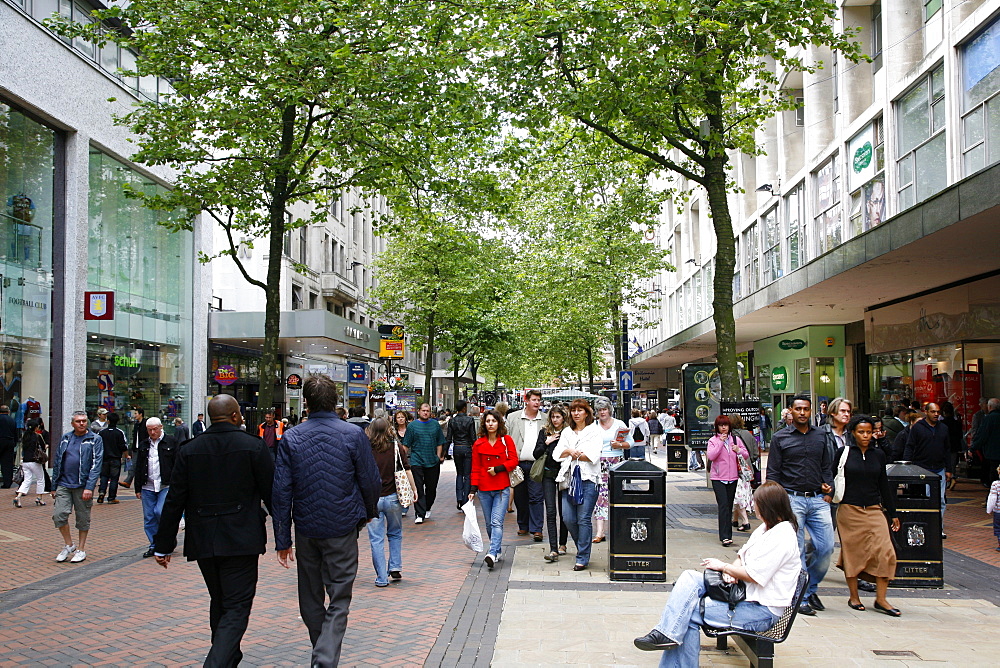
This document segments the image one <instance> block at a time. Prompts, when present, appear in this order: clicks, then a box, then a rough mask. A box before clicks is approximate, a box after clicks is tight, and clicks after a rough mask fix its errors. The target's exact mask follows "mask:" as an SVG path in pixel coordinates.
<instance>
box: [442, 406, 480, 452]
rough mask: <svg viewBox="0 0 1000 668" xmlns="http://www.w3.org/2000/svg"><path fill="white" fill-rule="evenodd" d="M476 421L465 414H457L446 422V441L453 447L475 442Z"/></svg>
mask: <svg viewBox="0 0 1000 668" xmlns="http://www.w3.org/2000/svg"><path fill="white" fill-rule="evenodd" d="M477 438H479V436H478V435H477V434H476V420H475V418H471V417H469V416H468V415H466V414H465V413H458V414H456V415H455V417H453V418H452V419H451V420H449V421H448V440H449V441H451V442H452V443H454V444H455V445H469V446H471V445H472V444H473V443H475V442H476V439H477Z"/></svg>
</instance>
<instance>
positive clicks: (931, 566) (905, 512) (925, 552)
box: [886, 462, 944, 589]
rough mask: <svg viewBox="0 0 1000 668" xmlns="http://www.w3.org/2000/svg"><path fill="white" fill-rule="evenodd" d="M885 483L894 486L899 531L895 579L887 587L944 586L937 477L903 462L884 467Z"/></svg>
mask: <svg viewBox="0 0 1000 668" xmlns="http://www.w3.org/2000/svg"><path fill="white" fill-rule="evenodd" d="M886 474H887V475H888V476H889V486H890V487H894V488H896V489H897V490H898V491H897V493H896V512H897V514H898V515H899V531H898V532H892V531H890V532H889V533H890V534H891V535H892V540H893V544H894V545H895V547H896V578H895V579H894V580H892V582H891V583H890V586H891V587H929V588H939V589H940V588H942V587H944V561H943V558H944V549H943V548H944V546H943V545H942V543H941V476H939V475H938V474H937V473H934V472H932V471H928V470H927V469H925V468H922V467H920V466H915V465H913V464H909V463H907V462H900V463H896V464H889V465H888V466H886Z"/></svg>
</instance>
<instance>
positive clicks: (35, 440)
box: [14, 418, 48, 508]
mask: <svg viewBox="0 0 1000 668" xmlns="http://www.w3.org/2000/svg"><path fill="white" fill-rule="evenodd" d="M39 424H40V423H39V421H38V420H37V419H35V418H31V419H30V420H28V421H27V422H25V423H24V436H23V437H22V438H21V469H22V470H23V471H24V480H23V481H22V482H21V486H20V487H18V488H17V493H16V494H15V495H14V507H15V508H20V507H21V497H22V496H25V495H26V494H27V493H28V492H30V491H31V485H32V484H34V485H35V505H36V506H44V505H45V502H44V501H42V494H44V493H45V462H40V461H38V453H39V452H40V451H41V452H48V450H47V449H46V445H45V441H44V440H42V434H41V427H40V426H39ZM46 459H48V457H46Z"/></svg>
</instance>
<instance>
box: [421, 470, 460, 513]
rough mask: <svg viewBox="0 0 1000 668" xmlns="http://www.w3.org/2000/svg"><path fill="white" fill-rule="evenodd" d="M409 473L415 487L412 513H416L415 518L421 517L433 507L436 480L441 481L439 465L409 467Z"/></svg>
mask: <svg viewBox="0 0 1000 668" xmlns="http://www.w3.org/2000/svg"><path fill="white" fill-rule="evenodd" d="M410 473H412V474H413V482H414V484H416V486H417V502H416V503H415V504H413V508H414V513H416V516H417V517H423V516H425V515H426V514H427V511H428V510H430V509H431V506H433V505H434V499H436V498H437V490H438V480H440V479H441V465H440V464H435V465H434V466H411V467H410ZM466 498H468V497H466Z"/></svg>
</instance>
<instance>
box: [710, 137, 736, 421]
mask: <svg viewBox="0 0 1000 668" xmlns="http://www.w3.org/2000/svg"><path fill="white" fill-rule="evenodd" d="M719 120H720V122H721V119H719ZM710 122H712V120H711V117H710ZM726 160H727V158H726V156H725V154H721V155H719V156H717V157H714V158H712V159H711V160H710V162H709V164H708V166H707V167H706V168H705V190H706V191H707V193H708V203H709V207H710V208H711V210H712V225H713V226H714V228H715V244H716V249H717V250H716V252H715V277H714V280H713V283H712V292H713V297H712V309H713V315H712V317H713V319H714V321H715V341H716V343H715V345H716V357H717V358H718V365H719V380H720V381H721V382H722V397H723V398H725V399H735V400H737V401H739V400H742V399H743V384H742V383H741V382H740V374H739V367H738V366H737V364H736V319H735V317H734V316H733V274H734V272H735V271H736V240H735V238H734V237H733V221H732V216H731V215H730V213H729V199H728V197H727V192H726Z"/></svg>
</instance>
